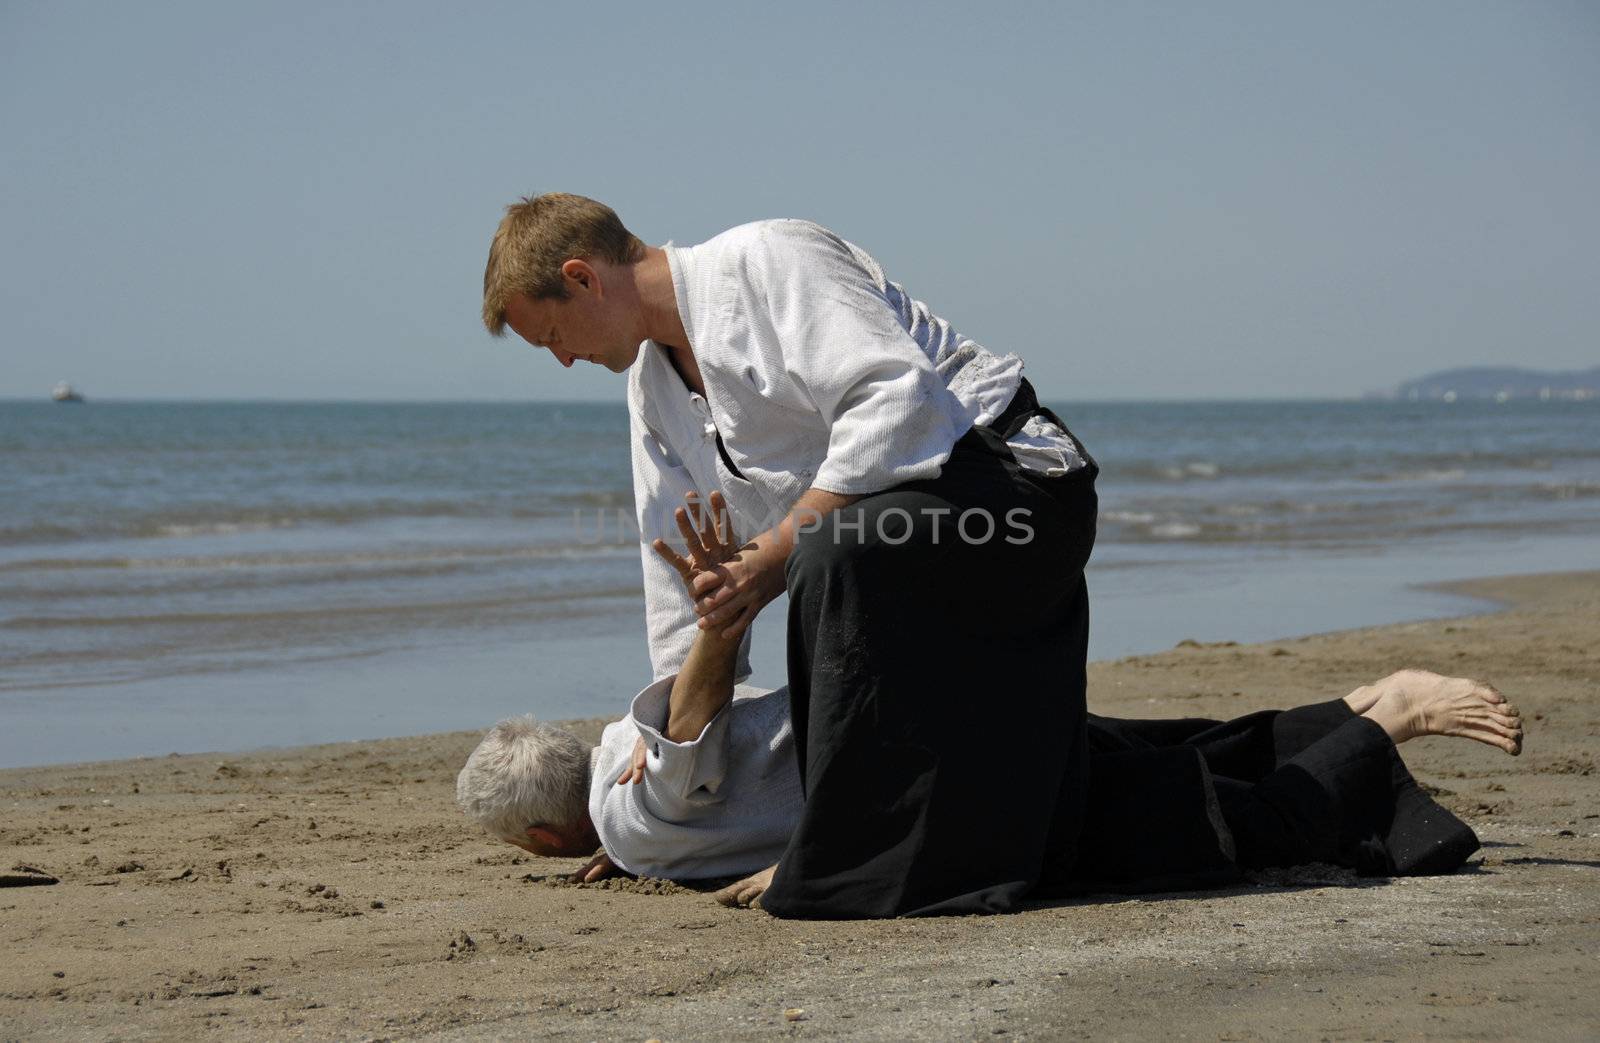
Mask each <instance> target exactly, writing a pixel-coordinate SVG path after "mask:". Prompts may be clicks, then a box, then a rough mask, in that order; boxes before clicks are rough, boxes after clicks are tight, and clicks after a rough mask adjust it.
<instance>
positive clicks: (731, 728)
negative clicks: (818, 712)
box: [589, 677, 805, 880]
mask: <svg viewBox="0 0 1600 1043" xmlns="http://www.w3.org/2000/svg"><path fill="white" fill-rule="evenodd" d="M674 680H675V678H674V677H665V678H662V679H661V680H659V681H655V682H653V683H651V684H650V686H649V687H647V688H645V690H644V691H642V692H640V693H639V694H638V695H637V696H636V697H635V698H634V700H633V705H632V706H631V707H629V710H628V716H626V717H624V718H623V719H622V720H620V721H617V722H615V723H613V724H610V725H607V726H606V730H605V732H604V733H603V734H602V736H601V738H600V745H599V746H598V747H596V748H595V750H594V754H593V770H592V772H591V774H590V784H589V817H590V818H591V819H592V820H593V821H594V828H595V832H596V833H597V834H599V837H600V843H601V845H602V846H603V847H604V848H605V851H606V854H607V855H610V856H611V861H612V862H614V863H615V864H616V865H617V866H618V867H619V868H621V869H623V870H625V871H627V872H629V873H633V874H635V875H638V876H651V877H658V878H661V879H666V880H702V879H707V878H711V877H724V876H744V875H745V874H747V873H753V872H755V871H756V870H758V869H765V868H766V867H767V866H770V865H772V863H774V862H776V861H777V860H778V856H780V855H782V854H783V849H784V845H786V844H788V842H789V834H790V833H791V832H793V831H794V824H795V822H797V821H798V820H799V818H800V809H801V807H802V806H804V804H805V796H804V794H803V793H802V792H801V790H800V772H799V766H798V764H797V762H796V760H795V750H794V730H793V729H792V728H791V726H790V724H789V693H788V692H787V691H785V690H784V689H781V688H780V689H778V690H777V691H775V692H769V691H767V690H766V689H762V688H752V687H749V686H747V685H737V686H736V687H735V688H734V690H733V698H732V700H731V701H730V702H729V704H728V705H727V706H724V707H723V708H722V709H721V710H720V711H719V712H718V713H717V715H716V716H715V717H713V718H712V719H711V721H710V723H708V724H707V725H706V727H705V729H704V730H703V731H702V732H701V733H700V734H699V735H698V736H696V737H695V738H693V739H691V740H688V741H686V742H673V741H672V740H671V739H669V738H667V736H666V731H667V710H668V700H669V697H670V696H671V694H672V682H673V681H674ZM641 738H642V739H643V740H644V741H645V750H646V758H647V760H646V768H645V774H644V780H643V781H642V782H640V783H638V784H636V785H635V784H628V785H622V786H619V785H617V779H618V778H620V777H621V776H622V773H623V772H624V771H626V770H627V769H628V768H629V767H630V766H631V763H632V759H633V745H634V742H635V740H637V739H641Z"/></svg>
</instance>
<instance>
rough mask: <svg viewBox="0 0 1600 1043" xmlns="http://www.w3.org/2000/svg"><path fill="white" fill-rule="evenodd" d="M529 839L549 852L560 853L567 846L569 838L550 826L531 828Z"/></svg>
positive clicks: (528, 831)
mask: <svg viewBox="0 0 1600 1043" xmlns="http://www.w3.org/2000/svg"><path fill="white" fill-rule="evenodd" d="M526 832H527V834H528V839H529V840H530V841H531V842H533V843H534V844H537V845H539V846H540V847H542V848H544V849H545V850H547V851H559V850H561V849H562V848H564V847H566V846H567V838H566V837H565V836H563V835H562V834H560V833H557V832H556V831H555V830H553V829H550V828H549V827H548V826H529V827H528V828H527V831H526Z"/></svg>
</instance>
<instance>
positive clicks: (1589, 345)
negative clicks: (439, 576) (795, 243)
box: [0, 0, 1600, 399]
mask: <svg viewBox="0 0 1600 1043" xmlns="http://www.w3.org/2000/svg"><path fill="white" fill-rule="evenodd" d="M458 8H459V9H458ZM995 12H999V13H998V14H996V13H995ZM1597 130H1600V4H1595V3H1589V2H1571V3H1555V2H1551V3H1540V2H1531V0H1529V2H1508V3H1493V4H1490V3H1475V2H1465V0H1461V2H1439V3H1432V2H1430V3H1411V2H1403V3H1393V2H1383V3H1373V4H1366V3H1352V2H1344V0H1341V2H1339V3H1321V4H1303V3H1282V2H1271V3H1260V4H1247V3H1215V4H1205V5H1200V4H1187V3H1181V4H1180V3H1174V4H1125V3H1105V4H1100V3H1096V4H1083V3H1030V4H1007V3H999V4H995V5H990V4H976V3H971V2H967V3H960V4H955V3H942V2H941V3H934V2H920V3H910V4H903V5H901V4H879V3H864V2H859V0H857V2H852V3H841V4H824V3H817V2H811V0H808V2H803V3H791V4H785V5H781V6H780V5H775V4H763V3H748V2H747V3H740V4H725V5H724V4H718V5H711V4H697V3H660V2H655V3H650V4H640V5H634V4H629V3H609V4H583V3H565V4H559V5H557V4H537V3H524V4H473V3H466V4H462V5H455V4H450V5H446V4H439V3H427V4H423V3H318V4H300V3H284V2H277V3H272V4H265V3H263V4H257V5H244V4H231V3H230V4H218V3H214V2H202V3H171V2H158V3H150V4H112V3H103V4H70V3H50V4H46V3H35V2H19V0H0V150H3V153H0V155H3V160H0V189H3V191H0V230H3V235H0V396H25V397H38V396H42V395H44V394H46V393H48V391H49V388H50V386H51V385H52V384H53V383H54V382H55V381H57V380H60V379H70V380H72V381H74V382H76V383H78V384H79V385H81V386H82V387H83V389H84V390H85V391H87V393H88V394H89V395H90V396H91V397H104V398H112V397H118V398H122V397H174V398H187V397H231V398H238V397H268V398H278V397H312V398H477V397H484V398H502V399H503V398H512V399H518V398H620V396H621V393H622V380H621V378H619V377H614V376H612V375H610V374H607V373H605V372H603V371H601V370H599V369H597V368H593V367H582V368H574V369H573V370H572V371H563V370H561V369H560V368H559V366H557V365H556V363H555V362H554V361H552V360H551V359H550V358H549V356H548V353H545V352H542V351H541V352H535V351H533V350H532V349H530V348H527V347H526V346H524V345H522V344H521V342H520V341H514V340H506V341H496V340H492V339H491V338H489V337H488V336H487V334H485V333H484V332H483V330H482V328H481V326H480V325H479V322H478V307H479V296H480V286H481V278H482V271H483V261H484V256H485V253H486V250H487V245H488V238H489V235H490V233H491V232H492V231H493V228H494V225H495V223H496V221H497V220H498V219H499V215H500V211H501V208H502V207H503V206H504V205H505V204H506V203H507V202H509V201H511V200H512V198H514V197H515V196H517V195H521V194H524V193H531V192H540V191H549V190H554V189H560V190H566V191H573V192H581V193H583V194H586V195H591V196H595V197H597V198H599V199H602V200H605V201H606V202H608V203H610V204H611V205H613V206H614V207H616V208H617V210H618V211H619V212H620V213H621V214H622V216H623V219H624V220H625V221H627V222H628V224H629V225H630V226H631V227H632V228H633V230H634V231H635V232H636V233H638V234H639V235H640V236H642V237H643V238H644V239H646V240H647V241H649V242H653V243H661V242H664V241H666V240H668V239H671V240H674V241H676V242H679V243H687V242H696V241H699V240H701V239H704V238H706V237H709V236H710V235H713V234H715V233H716V232H718V231H720V230H722V229H723V228H725V227H728V226H731V225H735V224H738V223H741V222H744V221H748V220H753V219H756V218H761V217H780V216H786V217H809V218H812V219H815V220H818V221H821V222H823V223H824V224H826V225H829V226H830V227H832V228H834V229H835V230H836V231H838V232H839V233H840V234H842V235H844V236H845V237H846V238H848V239H851V240H852V241H854V242H856V243H858V244H860V245H862V246H863V247H865V248H866V249H867V250H869V251H870V252H872V253H873V254H874V255H875V256H876V257H877V258H878V259H879V260H880V261H881V262H882V263H883V265H884V267H885V268H886V269H887V271H888V272H889V274H890V277H891V278H894V279H896V280H898V281H900V282H901V283H903V284H904V285H905V286H906V287H907V289H908V290H909V291H910V292H911V293H912V294H913V295H915V296H917V297H920V298H922V299H923V300H926V301H928V302H929V303H930V304H931V305H932V306H933V307H934V309H935V310H936V311H938V312H940V313H941V314H943V315H944V316H945V317H946V318H949V319H950V320H951V321H952V322H954V323H955V324H956V325H957V327H958V328H959V329H961V330H962V331H963V332H965V333H967V334H968V335H970V336H972V337H974V338H976V339H977V340H978V341H980V342H981V343H983V344H985V345H987V346H988V347H990V348H992V349H996V350H1006V351H1016V352H1019V353H1020V354H1022V355H1023V357H1024V358H1026V359H1027V360H1028V373H1029V374H1030V376H1032V378H1033V380H1034V382H1035V383H1036V384H1037V385H1038V386H1039V389H1040V391H1041V393H1043V394H1045V395H1047V396H1049V397H1052V398H1077V397H1081V398H1104V397H1117V398H1143V397H1218V396H1221V397H1231V396H1240V397H1257V396H1305V395H1310V396H1341V395H1352V394H1356V393H1359V392H1361V391H1363V390H1365V389H1368V388H1374V387H1382V386H1387V385H1390V384H1392V383H1394V382H1396V381H1398V380H1400V379H1403V378H1405V377H1409V376H1412V375H1416V374H1418V373H1421V372H1423V371H1427V370H1430V369H1436V368H1442V367H1446V366H1454V365H1465V364H1491V363H1514V364H1522V365H1530V366H1539V367H1560V368H1567V367H1577V366H1588V365H1593V364H1595V363H1597V362H1600V249H1597V244H1600V193H1597V191H1596V186H1597V185H1600V138H1597Z"/></svg>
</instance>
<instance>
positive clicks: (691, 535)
mask: <svg viewBox="0 0 1600 1043" xmlns="http://www.w3.org/2000/svg"><path fill="white" fill-rule="evenodd" d="M685 499H686V502H687V503H688V505H689V508H690V509H693V510H694V512H695V515H696V517H695V518H694V519H693V520H691V518H690V513H689V510H686V509H685V508H683V507H680V508H678V509H677V511H676V512H675V513H674V515H673V516H674V518H676V520H677V522H678V529H679V531H680V532H682V533H683V538H684V540H685V541H686V542H687V544H688V550H689V557H688V558H684V557H683V556H682V555H680V554H678V553H677V552H675V551H674V550H673V549H672V548H671V547H670V546H668V545H667V543H666V541H664V540H656V541H655V543H654V544H652V549H654V550H655V552H656V553H657V554H658V555H660V556H661V558H662V559H663V560H665V561H666V562H667V564H669V565H671V566H672V567H673V569H674V570H676V571H677V573H678V575H679V576H680V577H682V579H683V582H684V586H685V587H687V588H688V589H689V590H690V591H693V590H694V586H695V581H696V579H697V578H699V577H701V576H702V575H705V574H707V573H709V571H710V570H712V569H714V568H720V567H722V566H723V564H724V563H725V562H727V561H729V560H730V559H733V558H735V557H737V556H738V555H739V553H740V550H739V547H738V545H737V541H736V540H735V539H734V537H733V527H732V525H731V524H730V523H729V521H728V519H727V516H726V508H727V505H726V503H724V502H723V499H722V494H721V493H720V492H713V493H712V494H711V511H710V513H709V516H708V515H707V513H706V512H705V511H703V510H701V509H700V503H699V499H698V497H696V496H695V495H694V494H690V495H689V496H687V497H686V498H685ZM769 600H770V599H769ZM742 634H743V628H742V627H741V628H739V630H738V631H737V632H735V633H734V634H733V635H732V636H727V635H726V634H725V632H724V630H723V628H720V627H714V628H705V629H700V630H698V631H696V633H695V638H694V643H693V644H692V645H690V646H689V654H688V656H687V657H686V658H685V659H684V662H683V667H682V668H681V669H680V670H679V671H678V676H677V678H676V679H675V680H674V681H673V683H672V695H671V698H670V700H669V702H668V710H667V727H666V737H667V738H668V739H671V740H672V741H673V742H692V741H693V740H695V739H697V738H699V737H700V734H701V733H702V732H704V731H705V728H706V725H707V724H710V723H711V720H712V718H714V717H716V715H717V714H718V713H720V712H721V711H722V709H723V707H725V706H727V705H728V703H729V701H731V700H732V699H733V686H734V676H735V669H736V662H737V659H738V655H739V645H740V637H741V636H742Z"/></svg>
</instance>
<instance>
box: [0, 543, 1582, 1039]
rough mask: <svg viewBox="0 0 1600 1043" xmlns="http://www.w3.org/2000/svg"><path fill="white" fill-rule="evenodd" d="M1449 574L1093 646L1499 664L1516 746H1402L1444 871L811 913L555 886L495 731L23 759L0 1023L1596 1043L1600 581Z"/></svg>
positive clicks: (1306, 683) (1307, 676)
mask: <svg viewBox="0 0 1600 1043" xmlns="http://www.w3.org/2000/svg"><path fill="white" fill-rule="evenodd" d="M1456 589H1461V590H1465V591H1467V592H1470V593H1475V594H1482V595H1485V596H1489V597H1495V598H1499V599H1503V600H1504V601H1505V602H1507V603H1508V604H1509V605H1510V606H1511V607H1510V608H1509V609H1508V610H1507V611H1502V612H1499V613H1495V614H1490V615H1483V616H1475V617H1471V618H1465V619H1457V620H1442V621H1435V622H1426V623H1415V624H1406V625H1400V626H1390V627H1383V628H1378V629H1371V630H1359V631H1351V632H1345V633H1338V634H1328V635H1320V636H1315V637H1308V638H1303V639H1298V640H1289V641H1278V642H1272V643H1269V644H1263V645H1254V646H1232V645H1211V646H1203V647H1202V646H1188V647H1185V646H1180V647H1178V648H1176V649H1173V650H1172V651H1169V652H1164V653H1161V654H1159V655H1151V656H1141V657H1137V658H1131V659H1125V660H1121V661H1118V662H1111V663H1099V664H1095V665H1094V666H1093V667H1092V668H1091V673H1090V699H1091V705H1092V706H1093V707H1094V708H1095V709H1096V710H1098V711H1100V712H1102V713H1111V714H1117V715H1123V716H1180V715H1181V716H1190V715H1208V716H1217V717H1227V716H1233V715H1236V714H1240V713H1244V712H1247V711H1250V710H1254V709H1259V708H1263V707H1273V706H1280V705H1291V704H1295V703H1299V702H1305V701H1310V700H1314V699H1322V698H1329V697H1332V696H1337V695H1342V694H1344V693H1345V692H1347V691H1349V690H1350V689H1351V688H1353V687H1355V686H1356V685H1358V684H1361V683H1364V682H1367V681H1370V680H1372V679H1374V678H1376V677H1379V676H1381V675H1383V674H1385V673H1387V672H1389V671H1390V670H1392V669H1395V668H1397V667H1400V666H1403V665H1409V666H1420V667H1426V668H1430V669H1434V670H1438V671H1440V672H1443V673H1450V674H1465V675H1470V676H1474V677H1479V678H1484V679H1487V680H1490V681H1492V682H1493V683H1495V684H1496V685H1498V686H1499V687H1500V688H1501V689H1502V690H1504V691H1505V692H1506V693H1507V694H1508V695H1509V696H1510V697H1511V698H1512V699H1513V700H1514V701H1515V702H1517V703H1518V704H1519V705H1520V706H1521V707H1522V709H1523V712H1524V714H1526V715H1527V717H1528V726H1529V731H1528V740H1527V752H1526V753H1525V754H1524V755H1523V756H1522V757H1521V758H1517V759H1513V758H1510V757H1507V756H1505V755H1504V754H1502V753H1499V752H1497V751H1495V750H1492V749H1490V748H1488V747H1485V746H1479V745H1476V744H1473V743H1469V742H1467V741H1465V740H1459V739H1440V738H1430V739H1424V740H1420V741H1418V742H1414V743H1411V744H1408V745H1407V746H1406V747H1405V756H1406V760H1407V761H1408V762H1409V763H1410V764H1411V765H1412V767H1413V769H1414V771H1415V772H1416V774H1417V776H1418V777H1419V778H1420V779H1421V780H1422V781H1423V782H1425V783H1427V784H1429V785H1431V786H1433V787H1435V788H1436V789H1437V790H1438V792H1439V793H1440V794H1441V797H1440V799H1441V800H1442V801H1443V802H1444V803H1446V804H1448V805H1449V806H1450V807H1451V808H1453V809H1454V810H1455V811H1457V812H1458V813H1459V814H1461V815H1463V816H1464V817H1465V818H1466V819H1467V820H1468V821H1469V822H1471V824H1472V825H1473V826H1474V827H1475V828H1476V829H1477V830H1478V832H1479V834H1480V835H1481V836H1482V838H1483V840H1484V851H1483V853H1482V854H1481V855H1480V856H1479V857H1478V858H1476V859H1475V860H1474V863H1473V865H1472V866H1470V867H1469V868H1468V869H1467V870H1466V871H1463V872H1461V873H1458V874H1456V875H1453V876H1449V877H1435V878H1422V879H1407V880H1394V881H1360V882H1357V881H1352V880H1341V879H1338V874H1333V873H1329V874H1324V875H1322V876H1321V877H1319V876H1318V874H1316V873H1315V872H1311V873H1302V874H1300V875H1299V876H1298V877H1297V878H1294V879H1280V880H1263V881H1260V882H1258V883H1256V884H1255V885H1253V886H1250V887H1245V888H1240V889H1237V890H1233V891H1228V892H1214V893H1209V894H1181V895H1165V896H1157V897H1154V898H1150V899H1143V900H1137V901H1127V900H1105V901H1087V902H1074V903H1070V904H1057V905H1049V906H1039V907H1036V908H1032V909H1029V910H1027V911H1025V912H1022V913H1020V914H1017V915H1012V916H1004V917H991V918H965V919H941V920H920V921H893V922H874V923H795V922H784V921H779V920H774V919H771V918H770V917H768V916H766V915H765V914H763V913H760V912H749V911H734V910H728V909H723V908H721V907H719V906H717V905H715V904H713V903H712V901H711V900H710V899H709V898H708V897H706V896H705V895H703V894H700V893H696V892H694V891H690V890H686V889H683V888H677V887H672V886H670V885H668V886H642V885H639V884H631V883H630V884H628V885H626V886H618V885H617V884H615V883H613V884H611V885H609V886H605V885H602V886H588V887H573V886H557V885H555V884H554V883H553V882H551V881H550V880H548V879H543V878H546V877H547V876H548V875H549V874H557V873H560V872H562V871H564V870H570V869H571V868H573V867H574V866H575V863H574V862H572V861H556V860H543V859H535V858H530V857H528V856H525V855H522V854H520V853H518V852H516V851H515V850H514V849H511V848H509V847H505V846H503V845H497V844H493V843H490V842H489V841H488V840H486V839H485V838H484V837H483V836H481V835H480V834H478V833H477V832H476V831H475V830H474V829H473V828H470V827H469V826H468V824H467V823H466V822H465V821H464V820H463V818H462V817H461V816H460V815H459V814H458V813H457V812H456V811H455V810H454V808H453V806H452V803H451V798H452V794H453V781H454V777H455V773H456V770H457V768H458V766H459V765H460V763H461V761H462V760H463V759H464V757H465V755H466V753H467V751H468V750H469V749H470V748H471V747H472V745H473V743H474V742H475V741H476V738H477V736H476V734H475V733H465V732H463V733H456V734H450V735H435V736H425V737H420V738H413V739H394V740H385V741H377V742H360V743H344V744H339V745H332V746H319V747H310V748H305V749H295V750H281V751H270V752H264V753H252V754H244V755H227V756H219V755H206V756H185V757H178V756H172V757H167V758H149V759H143V760H135V761H122V762H115V763H105V764H92V765H77V766H67V767H49V768H27V769H17V770H12V771H6V772H0V801H3V806H5V807H6V808H8V809H9V810H8V812H7V814H6V816H5V820H4V828H3V829H0V871H7V870H10V869H11V867H12V866H13V865H17V866H22V867H32V868H33V869H36V870H40V871H43V872H44V873H46V874H49V875H51V876H54V877H57V878H59V880H60V882H59V883H57V884H54V885H52V886H14V887H5V888H0V935H3V938H4V941H3V945H4V949H3V953H4V960H3V962H0V1037H3V1038H7V1039H9V1038H18V1039H24V1038H52V1037H62V1038H74V1039H77V1038H91V1039H112V1038H121V1039H131V1038H153V1037H181V1036H192V1035H198V1034H200V1033H202V1032H207V1033H218V1034H223V1035H228V1036H240V1037H244V1036H251V1037H254V1036H272V1037H307V1038H316V1039H325V1038H339V1039H363V1038H402V1037H418V1036H429V1037H442V1038H448V1039H476V1038H481V1037H502V1036H507V1035H515V1036H538V1037H542V1038H554V1039H638V1040H643V1039H646V1038H649V1037H660V1038H662V1039H687V1038H771V1037H775V1036H795V1037H801V1038H805V1037H812V1038H817V1037H830V1036H851V1037H861V1038H868V1039H905V1038H918V1037H932V1038H940V1039H945V1038H960V1039H970V1038H978V1037H991V1036H1010V1037H1015V1038H1061V1037H1094V1038H1153V1037H1181V1038H1194V1039H1234V1040H1238V1039H1257V1038H1281V1037H1285V1036H1294V1037H1320V1038H1327V1039H1384V1038H1391V1039H1392V1038H1402V1039H1409V1038H1452V1039H1455V1038H1502V1039H1504V1038H1514V1039H1528V1038H1544V1039H1562V1038H1565V1039H1584V1038H1587V1039H1595V1038H1600V800H1597V799H1596V798H1597V796H1600V793H1597V785H1600V778H1597V777H1596V775H1595V774H1594V756H1595V753H1596V736H1597V734H1600V699H1597V692H1600V648H1597V643H1596V638H1597V636H1600V574H1595V573H1588V574H1581V575H1556V576H1532V577H1518V578H1512V579H1504V580H1494V581H1482V582H1475V583H1470V584H1460V585H1456ZM488 723H489V722H485V724H486V725H487V724H488ZM600 723H601V722H586V724H585V726H584V730H585V731H586V734H587V735H588V736H590V737H593V736H595V735H597V733H598V728H599V725H600ZM249 739H250V737H249V736H248V735H241V736H240V737H239V743H240V745H241V746H244V745H248V744H249ZM8 875H9V876H10V877H23V876H27V875H28V874H27V872H26V871H25V869H24V870H18V871H12V872H10V873H9V874H8ZM788 1008H803V1010H804V1013H803V1014H800V1015H797V1016H796V1017H797V1020H788V1019H787V1018H786V1017H785V1013H784V1012H785V1010H786V1009H788Z"/></svg>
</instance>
